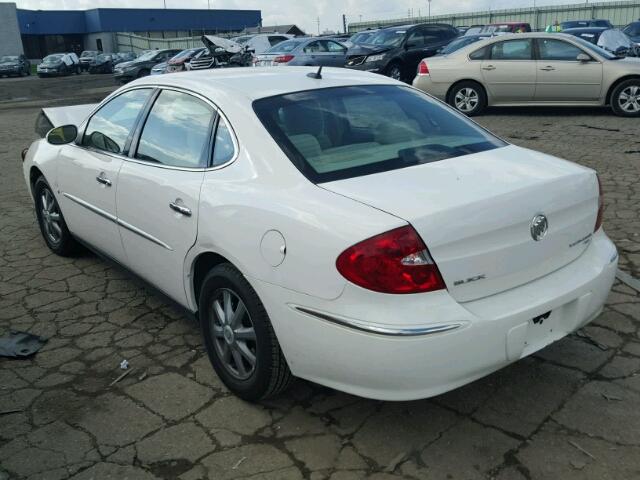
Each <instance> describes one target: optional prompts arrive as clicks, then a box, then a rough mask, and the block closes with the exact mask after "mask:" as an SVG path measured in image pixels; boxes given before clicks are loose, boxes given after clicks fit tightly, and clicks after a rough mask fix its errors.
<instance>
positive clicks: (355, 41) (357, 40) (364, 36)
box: [340, 29, 378, 48]
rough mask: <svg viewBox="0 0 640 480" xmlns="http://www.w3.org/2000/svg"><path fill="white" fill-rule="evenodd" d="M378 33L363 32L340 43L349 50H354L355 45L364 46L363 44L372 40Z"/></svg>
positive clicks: (374, 30)
mask: <svg viewBox="0 0 640 480" xmlns="http://www.w3.org/2000/svg"><path fill="white" fill-rule="evenodd" d="M377 32H378V30H377V29H371V30H363V31H361V32H358V33H355V34H353V35H352V36H351V38H349V39H348V40H344V41H342V42H340V43H342V44H343V45H344V46H346V47H347V48H352V47H354V46H355V45H362V44H363V43H367V41H368V40H369V39H371V38H372V37H373V36H374V35H375V34H376V33H377Z"/></svg>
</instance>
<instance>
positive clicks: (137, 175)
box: [116, 88, 216, 304]
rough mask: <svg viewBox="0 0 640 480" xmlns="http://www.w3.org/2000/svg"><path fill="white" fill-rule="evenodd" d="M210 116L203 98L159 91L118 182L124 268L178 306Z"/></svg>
mask: <svg viewBox="0 0 640 480" xmlns="http://www.w3.org/2000/svg"><path fill="white" fill-rule="evenodd" d="M215 118H216V111H215V108H214V107H213V106H212V105H211V104H210V103H209V102H208V101H207V100H205V99H204V98H202V97H199V96H196V95H195V94H192V93H187V92H184V91H180V90H176V89H170V88H165V89H162V90H161V91H160V92H159V94H158V95H157V98H155V99H154V102H153V106H152V107H151V109H150V110H149V114H148V116H147V118H146V119H145V121H144V122H143V123H142V124H141V126H140V127H139V129H138V132H137V133H136V140H135V141H134V143H135V145H134V147H132V150H131V152H130V154H129V159H128V160H127V161H125V162H124V163H123V165H122V168H121V170H120V177H119V181H118V191H117V198H116V204H117V211H118V224H119V226H120V235H121V236H122V242H123V244H124V248H125V252H126V254H127V258H128V266H129V267H130V268H131V269H132V270H133V271H134V272H136V273H138V274H139V275H140V276H141V277H143V278H145V279H147V280H148V281H149V282H151V283H152V284H154V285H156V286H157V287H158V288H159V289H160V290H162V291H163V292H165V293H166V294H167V295H169V296H170V297H171V298H173V299H174V300H176V301H178V302H179V303H182V304H186V293H185V289H184V274H183V267H184V259H185V256H186V254H187V252H188V251H189V249H190V248H191V247H192V246H193V244H194V243H195V240H196V236H197V232H198V230H197V226H198V213H199V212H198V203H199V200H200V187H201V185H202V181H203V178H204V172H205V169H206V168H207V166H208V163H209V160H210V158H211V155H210V153H211V144H212V134H211V132H212V128H213V125H214V121H215Z"/></svg>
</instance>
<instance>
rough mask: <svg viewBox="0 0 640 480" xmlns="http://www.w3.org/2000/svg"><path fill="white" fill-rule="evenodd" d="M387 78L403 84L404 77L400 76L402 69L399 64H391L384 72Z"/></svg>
mask: <svg viewBox="0 0 640 480" xmlns="http://www.w3.org/2000/svg"><path fill="white" fill-rule="evenodd" d="M385 74H386V75H387V77H390V78H393V79H394V80H398V81H400V82H404V75H403V74H402V67H401V65H400V64H399V63H392V64H391V65H389V66H388V67H387V69H386V71H385Z"/></svg>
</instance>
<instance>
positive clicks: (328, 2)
mask: <svg viewBox="0 0 640 480" xmlns="http://www.w3.org/2000/svg"><path fill="white" fill-rule="evenodd" d="M13 1H15V2H16V3H17V5H18V8H27V9H33V10H36V9H41V10H67V9H69V10H71V9H87V8H98V7H129V8H131V7H133V6H135V7H136V8H163V7H164V2H165V1H166V5H167V8H207V5H208V4H210V6H211V8H232V9H256V10H262V19H263V20H262V23H263V25H283V24H290V23H294V24H296V25H298V26H299V27H300V28H302V29H303V30H304V31H306V32H307V33H312V34H313V33H317V32H318V19H319V22H320V30H321V31H325V30H333V31H336V30H338V29H339V30H342V14H345V15H347V22H357V21H360V20H362V21H366V20H377V19H382V18H400V17H406V16H407V13H408V11H409V10H410V9H413V15H418V13H420V14H422V15H426V12H427V4H428V2H427V0H188V1H185V0H136V1H135V2H132V1H131V0H13ZM536 2H537V5H539V6H540V5H553V4H563V3H580V0H573V1H571V0H536ZM533 4H534V0H453V1H451V0H449V1H447V0H432V1H431V14H432V15H438V14H445V13H460V12H471V11H476V10H488V9H491V10H498V9H502V8H517V7H531V6H533Z"/></svg>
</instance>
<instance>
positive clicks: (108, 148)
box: [82, 88, 151, 153]
mask: <svg viewBox="0 0 640 480" xmlns="http://www.w3.org/2000/svg"><path fill="white" fill-rule="evenodd" d="M150 94H151V89H149V88H144V89H142V88H141V89H137V90H130V91H128V92H125V93H123V94H122V95H118V96H117V97H116V98H114V99H113V100H111V101H109V103H107V104H106V105H104V106H103V107H102V108H100V110H98V111H97V112H96V113H95V114H94V115H93V116H92V117H91V120H89V123H88V124H87V128H86V130H85V133H84V135H83V137H82V145H83V146H85V147H90V148H95V149H97V150H102V151H104V152H109V153H123V152H124V149H125V145H126V143H127V139H128V138H129V135H130V134H131V132H132V130H133V127H134V125H135V123H136V120H137V119H138V115H139V114H140V112H141V111H142V108H143V107H144V104H145V102H146V101H147V99H148V98H149V95H150Z"/></svg>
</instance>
